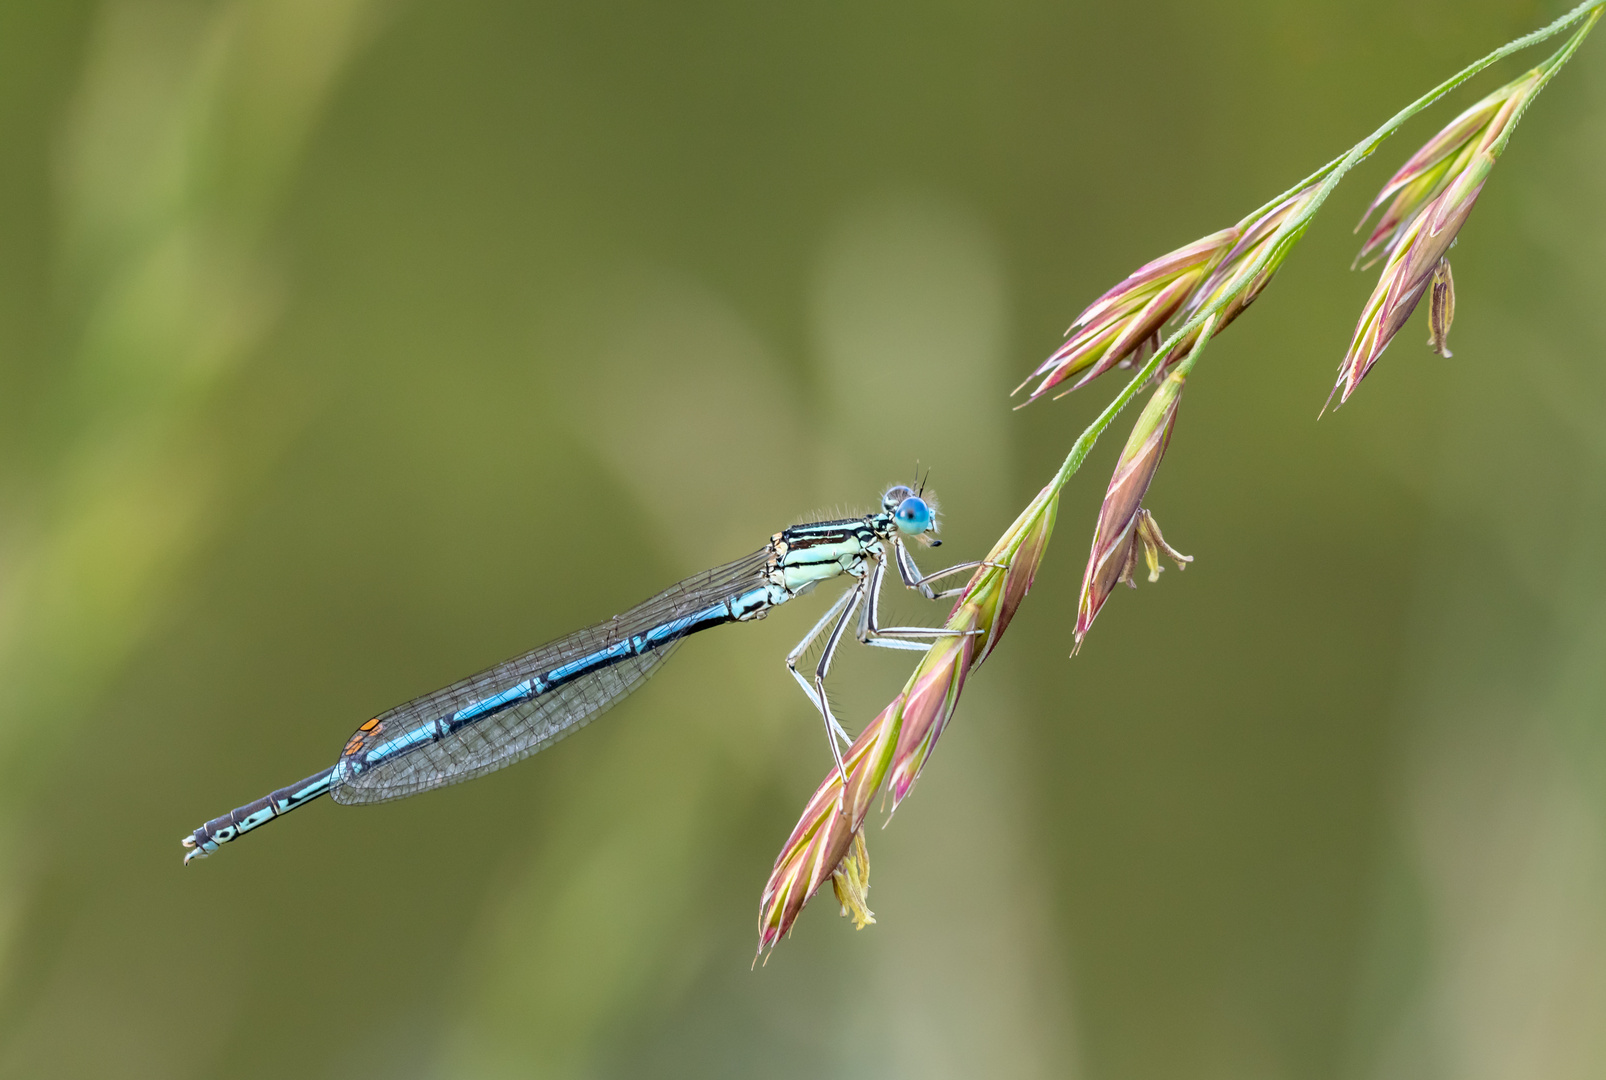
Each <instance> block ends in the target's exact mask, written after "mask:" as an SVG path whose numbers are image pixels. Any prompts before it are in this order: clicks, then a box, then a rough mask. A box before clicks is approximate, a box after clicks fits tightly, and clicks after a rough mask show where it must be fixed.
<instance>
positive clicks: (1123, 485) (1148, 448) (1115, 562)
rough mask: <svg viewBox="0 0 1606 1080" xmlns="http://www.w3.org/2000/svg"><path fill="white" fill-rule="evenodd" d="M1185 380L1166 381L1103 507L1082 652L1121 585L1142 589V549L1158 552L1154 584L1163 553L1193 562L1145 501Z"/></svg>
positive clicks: (1177, 376) (1087, 576)
mask: <svg viewBox="0 0 1606 1080" xmlns="http://www.w3.org/2000/svg"><path fill="white" fill-rule="evenodd" d="M1185 381H1186V379H1185V377H1184V376H1183V375H1182V374H1181V373H1180V372H1172V373H1171V374H1170V375H1168V376H1166V377H1165V378H1164V379H1163V380H1161V382H1160V385H1159V386H1158V387H1156V388H1155V391H1154V394H1153V395H1152V396H1151V397H1150V398H1149V403H1148V405H1146V406H1145V407H1144V409H1143V412H1142V414H1141V415H1140V416H1139V417H1138V422H1137V423H1136V424H1134V425H1133V427H1132V434H1131V435H1130V436H1128V437H1127V441H1126V446H1125V447H1124V448H1123V449H1122V450H1121V457H1120V460H1119V461H1117V462H1116V465H1115V474H1114V475H1113V476H1112V477H1111V478H1110V487H1109V490H1108V491H1106V492H1105V495H1104V504H1103V505H1102V506H1100V507H1099V520H1098V526H1097V527H1096V528H1095V529H1094V532H1093V548H1092V550H1091V551H1090V552H1089V553H1088V557H1087V570H1086V572H1085V573H1084V574H1083V576H1082V595H1081V598H1080V600H1079V601H1078V603H1077V612H1076V648H1077V649H1080V648H1081V647H1082V639H1083V638H1085V637H1086V636H1087V632H1088V630H1089V629H1090V628H1091V627H1092V625H1093V620H1094V619H1096V618H1097V617H1098V613H1099V610H1100V609H1101V608H1103V607H1104V602H1105V601H1106V600H1108V599H1109V598H1110V593H1111V592H1113V591H1114V589H1115V586H1116V585H1118V584H1120V583H1122V582H1125V583H1126V584H1128V585H1133V586H1134V587H1135V586H1136V583H1135V582H1134V581H1133V579H1132V571H1133V569H1134V568H1135V567H1136V565H1137V557H1138V547H1139V546H1140V545H1141V546H1142V547H1143V548H1144V549H1145V551H1146V552H1152V554H1150V556H1149V558H1150V565H1151V567H1152V570H1151V574H1150V578H1149V580H1151V581H1154V580H1157V579H1158V577H1159V570H1158V565H1159V553H1160V552H1162V551H1163V552H1165V553H1166V554H1168V555H1170V556H1171V557H1172V558H1174V559H1176V560H1177V565H1178V566H1181V565H1184V564H1185V563H1187V562H1191V561H1192V560H1191V559H1189V558H1188V556H1186V555H1181V554H1179V553H1177V552H1176V551H1174V550H1173V549H1172V548H1171V547H1170V545H1168V544H1166V542H1165V539H1164V538H1163V537H1162V536H1161V535H1160V528H1159V526H1158V525H1157V524H1155V523H1154V519H1153V517H1152V515H1150V514H1149V513H1148V511H1146V510H1144V509H1143V497H1144V496H1145V495H1146V494H1147V493H1148V490H1149V484H1150V483H1151V482H1152V481H1153V480H1154V474H1155V471H1156V470H1157V469H1159V467H1160V460H1161V459H1162V458H1163V457H1165V451H1166V447H1167V446H1168V445H1169V444H1170V442H1171V431H1172V429H1173V428H1174V427H1175V426H1176V421H1177V406H1178V404H1179V403H1180V402H1181V400H1182V387H1183V384H1184V382H1185Z"/></svg>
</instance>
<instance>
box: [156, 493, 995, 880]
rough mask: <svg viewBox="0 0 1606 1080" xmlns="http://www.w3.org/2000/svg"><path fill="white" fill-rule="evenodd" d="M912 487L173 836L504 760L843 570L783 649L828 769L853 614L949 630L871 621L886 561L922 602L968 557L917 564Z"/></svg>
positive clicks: (229, 828)
mask: <svg viewBox="0 0 1606 1080" xmlns="http://www.w3.org/2000/svg"><path fill="white" fill-rule="evenodd" d="M923 496H924V489H923V488H922V489H921V490H919V491H917V490H914V489H912V488H909V487H905V486H903V485H899V486H896V487H893V488H891V489H889V490H888V491H887V492H886V494H885V495H883V496H882V498H881V509H880V510H879V511H877V512H876V513H873V514H867V515H865V516H864V517H860V518H847V519H845V520H842V521H821V522H816V523H814V524H809V525H794V526H793V527H791V528H790V529H784V530H782V531H781V532H778V533H776V534H775V535H774V536H773V537H771V538H770V542H769V543H768V544H766V545H764V546H763V547H762V548H760V549H759V550H758V551H756V552H754V553H753V554H751V555H749V556H747V557H746V558H744V559H738V560H736V561H735V562H733V563H728V564H726V565H724V566H720V567H717V568H715V569H713V570H709V571H707V572H706V573H702V574H698V575H696V576H695V577H690V578H687V579H686V580H685V581H682V582H681V583H680V584H678V585H675V586H672V587H671V588H669V589H666V590H664V591H663V592H661V593H659V594H658V595H657V596H655V597H653V598H652V599H650V600H648V601H646V602H644V603H641V604H638V605H636V606H635V607H633V608H631V609H630V610H629V611H627V612H625V613H624V614H622V615H616V616H614V617H613V618H612V619H609V620H608V621H606V622H602V623H598V624H597V625H595V626H591V627H588V628H586V629H584V630H580V631H578V632H576V633H573V634H570V635H569V636H568V637H565V638H560V639H559V640H557V641H554V642H551V643H550V644H547V645H543V646H541V647H540V648H539V649H535V650H533V651H531V652H527V653H525V654H524V655H523V656H519V657H515V658H514V659H512V660H509V661H507V662H505V663H502V664H498V665H496V666H495V667H493V668H490V669H488V670H486V671H482V672H480V673H479V674H478V675H474V676H471V677H469V678H467V679H464V680H462V681H461V682H457V683H453V684H452V685H451V686H448V687H446V688H445V689H444V690H437V691H435V692H434V693H433V694H425V695H424V696H423V697H421V698H417V699H415V700H413V701H410V702H408V703H407V704H405V705H401V706H398V707H397V708H394V709H392V710H390V711H389V712H387V713H384V714H382V715H380V716H376V717H374V718H373V719H372V720H369V721H368V722H367V723H365V724H363V725H362V726H361V727H359V728H358V729H357V731H356V733H355V734H353V735H352V737H351V739H350V740H349V741H348V742H347V743H346V746H345V749H344V750H342V751H341V752H340V759H339V760H338V761H336V762H335V764H334V765H332V766H331V767H329V768H327V769H325V770H323V771H322V772H320V773H316V774H314V775H312V776H309V777H307V778H306V779H305V780H303V781H301V782H300V783H299V784H291V785H290V786H289V787H285V788H280V789H279V790H278V791H275V792H273V793H272V794H271V795H266V796H264V797H262V798H260V799H258V800H256V801H255V802H250V803H246V804H245V805H244V806H242V807H240V808H239V809H237V810H234V811H231V812H230V813H227V814H224V815H223V816H222V817H220V818H216V819H214V820H212V821H209V822H207V823H206V824H205V825H202V826H201V827H200V828H199V829H196V830H195V832H194V833H193V834H192V835H190V836H186V837H185V838H184V846H185V847H187V848H190V849H191V850H190V851H189V852H188V853H186V854H185V856H184V861H185V862H186V863H187V862H189V861H190V860H191V859H193V858H195V857H196V856H204V855H210V854H211V853H212V852H214V851H216V850H217V849H218V847H219V846H220V845H222V844H225V843H227V842H228V841H230V840H233V839H235V838H236V837H238V836H240V835H241V834H243V833H247V832H250V831H251V830H252V829H255V828H257V827H258V826H259V825H264V824H266V823H267V822H269V821H272V820H273V819H274V818H276V817H279V816H280V815H282V814H287V813H289V812H290V811H291V810H294V809H296V808H297V807H300V806H305V805H306V804H307V803H309V802H311V801H312V800H314V799H316V798H318V797H319V796H320V795H326V794H327V795H330V796H332V797H333V798H334V800H335V802H338V803H371V802H383V801H385V800H387V799H399V798H402V797H404V796H407V795H416V794H418V793H419V792H421V791H428V790H429V789H431V788H437V787H441V786H443V785H446V784H453V783H457V782H458V781H461V780H469V779H472V778H474V777H476V776H482V775H484V774H485V773H488V772H493V771H495V770H497V769H500V768H502V767H503V766H504V765H511V764H512V763H513V762H515V761H518V760H519V759H520V758H525V757H529V756H530V755H531V754H534V753H536V752H538V751H540V750H544V749H546V748H547V747H548V746H551V745H552V744H553V743H555V742H557V741H558V740H559V739H561V738H563V737H564V736H565V735H568V734H569V733H570V732H572V731H575V730H576V729H578V728H580V727H581V726H582V725H584V724H585V723H587V722H588V721H590V720H592V719H593V718H595V717H596V716H598V715H600V714H601V713H602V712H604V711H605V710H607V709H608V708H610V707H611V706H613V704H614V703H615V702H617V701H618V700H619V699H620V698H622V697H624V696H625V695H626V694H628V693H630V692H631V691H632V690H634V689H636V688H637V687H638V686H640V685H641V684H642V683H643V682H644V681H645V680H646V679H647V677H648V676H650V675H651V674H652V673H653V672H654V671H655V670H656V669H657V668H658V665H659V664H662V663H663V662H664V661H665V660H666V659H668V657H669V654H670V653H671V652H673V651H674V649H675V646H676V645H678V644H679V643H680V642H681V641H682V640H683V639H685V638H686V637H689V636H690V635H692V634H695V633H697V632H698V631H700V630H707V629H709V628H710V627H714V626H719V625H721V624H723V623H730V622H751V621H752V620H754V619H762V618H763V617H764V616H765V615H767V614H768V613H769V611H770V609H771V608H774V607H776V606H778V605H780V604H784V603H786V601H788V600H791V599H792V598H793V597H796V596H801V595H803V594H804V593H806V592H809V591H810V590H811V589H813V588H814V586H816V585H818V584H819V583H820V582H822V581H827V580H829V579H831V578H835V577H838V576H840V575H843V574H846V575H848V576H849V577H851V578H853V579H854V582H853V584H852V585H851V586H849V588H848V590H847V591H846V592H844V593H843V594H842V596H841V597H840V598H839V599H838V600H837V601H836V602H835V603H833V604H832V605H831V607H830V608H829V610H827V611H826V613H825V616H824V617H823V618H821V619H820V621H819V622H818V623H816V624H815V626H814V628H813V629H812V630H810V631H809V632H808V635H807V636H806V637H804V638H803V640H802V641H800V642H799V643H798V646H797V648H795V649H793V650H792V651H791V653H789V654H788V655H787V657H786V666H787V668H788V670H790V671H791V673H792V675H793V676H794V677H795V678H796V679H797V681H798V684H799V685H800V686H802V687H803V692H804V693H805V694H807V695H808V698H809V701H810V702H812V703H813V704H814V706H815V708H816V709H817V710H818V711H819V713H820V716H821V718H822V719H823V720H824V721H825V730H826V739H827V741H828V742H829V743H830V744H831V756H832V758H833V760H835V762H836V767H837V770H838V772H839V773H842V772H843V767H842V751H841V747H840V746H839V745H838V741H839V740H840V742H841V744H842V745H848V744H849V743H851V741H852V740H851V739H850V738H849V737H848V734H847V732H846V731H844V730H843V729H842V725H841V724H839V723H837V719H836V717H835V716H833V715H832V713H831V705H830V702H829V700H827V698H826V694H825V678H826V675H827V674H829V672H830V670H831V660H832V658H833V657H834V656H835V655H836V650H837V646H838V645H840V644H841V642H842V639H843V637H844V635H845V634H846V633H847V629H848V627H849V626H850V625H852V623H853V620H854V616H855V614H857V616H858V629H857V636H858V639H859V640H860V641H862V642H864V643H865V644H867V645H879V646H883V647H886V648H893V649H918V650H924V649H927V648H929V647H930V644H931V642H932V640H933V639H936V638H939V637H943V636H945V635H948V634H952V633H955V631H950V630H944V629H941V628H939V627H924V626H882V625H881V623H880V610H879V609H880V600H881V586H882V583H883V581H884V580H885V577H886V571H887V564H888V563H889V562H890V563H891V564H892V565H893V566H895V567H896V568H897V571H898V576H899V578H900V579H901V580H902V581H903V583H904V584H905V585H906V586H908V587H909V588H911V589H914V590H917V591H918V592H920V593H921V595H923V596H925V597H926V598H927V599H931V600H937V599H941V598H943V597H946V596H952V595H954V594H955V593H958V592H960V591H962V590H961V589H957V588H956V589H950V590H948V591H947V592H937V591H936V590H935V589H934V588H933V587H932V583H933V582H935V581H940V580H942V579H943V578H947V577H950V576H952V575H954V574H959V573H962V572H963V571H966V570H972V569H974V568H976V567H977V566H980V565H981V564H980V563H974V562H971V563H961V564H959V565H958V566H950V567H949V568H948V569H946V570H940V571H938V572H937V573H935V574H922V573H921V572H920V568H919V567H918V566H916V565H915V561H914V558H913V556H911V555H910V553H909V547H908V545H909V543H910V542H912V541H919V542H920V543H923V544H926V545H927V546H929V547H937V546H938V545H939V544H940V543H941V541H940V540H938V539H937V537H936V532H937V516H936V510H935V505H934V504H933V503H932V502H930V501H928V500H927V499H925V498H924V497H923ZM821 635H825V636H824V645H823V647H822V648H821V650H820V658H819V661H818V662H817V663H816V664H815V665H814V671H813V674H812V677H811V676H810V675H808V674H806V673H805V672H802V671H799V670H798V666H797V665H798V661H799V660H800V659H802V657H803V656H804V654H805V653H806V652H807V651H808V649H809V647H810V646H811V645H813V644H814V642H815V641H817V640H819V639H820V637H821ZM843 778H844V781H845V780H846V776H845V775H844V777H843Z"/></svg>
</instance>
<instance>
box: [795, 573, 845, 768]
mask: <svg viewBox="0 0 1606 1080" xmlns="http://www.w3.org/2000/svg"><path fill="white" fill-rule="evenodd" d="M863 598H864V582H863V581H857V582H854V584H853V587H852V588H850V589H849V590H848V591H847V592H845V593H843V594H842V595H841V596H840V597H838V598H837V600H836V602H835V603H833V604H832V605H831V606H830V608H829V609H828V610H827V611H826V613H825V615H824V616H823V617H822V618H821V619H820V621H819V622H817V623H815V624H814V629H812V630H810V631H809V632H808V635H807V636H806V637H804V638H803V640H802V641H800V642H798V643H797V648H795V649H793V650H792V651H791V652H789V653H787V654H786V669H787V670H788V671H790V672H791V673H792V677H793V678H794V679H796V680H797V682H798V685H799V686H801V687H802V688H803V692H804V693H805V694H807V695H808V698H809V700H810V701H811V702H813V703H814V707H815V708H816V709H818V710H819V711H820V716H821V717H822V718H823V719H824V720H825V741H826V742H827V743H829V744H830V746H831V759H832V760H833V761H835V762H836V771H837V775H838V776H839V777H841V779H842V790H843V791H846V790H847V787H848V770H847V768H846V767H845V766H844V765H843V764H842V750H841V748H840V747H838V746H837V739H841V740H842V746H851V745H853V739H852V737H850V736H849V735H848V733H847V732H846V731H844V730H843V729H842V725H841V724H839V723H838V722H837V719H836V717H835V716H833V715H832V714H831V703H830V701H829V700H828V699H827V698H826V696H825V677H826V675H828V674H829V673H830V671H831V661H832V659H834V658H835V656H836V649H837V646H838V645H840V644H841V643H842V634H843V631H844V630H845V629H846V628H847V625H848V623H849V622H850V621H852V619H853V613H854V609H855V608H857V607H858V606H859V601H860V600H862V599H863ZM833 621H834V624H835V625H832V623H833ZM828 625H829V626H831V632H830V634H829V635H828V636H827V637H826V639H825V647H824V648H823V649H821V650H820V661H819V663H818V664H816V665H815V666H814V683H813V685H812V686H811V685H810V684H809V680H807V679H805V678H804V677H803V674H802V672H800V671H798V670H797V662H798V660H800V659H801V658H802V657H803V654H804V653H806V652H808V650H809V647H810V646H811V645H813V644H814V642H815V639H817V638H818V637H819V636H820V634H821V633H823V632H824V631H825V628H826V627H827V626H828Z"/></svg>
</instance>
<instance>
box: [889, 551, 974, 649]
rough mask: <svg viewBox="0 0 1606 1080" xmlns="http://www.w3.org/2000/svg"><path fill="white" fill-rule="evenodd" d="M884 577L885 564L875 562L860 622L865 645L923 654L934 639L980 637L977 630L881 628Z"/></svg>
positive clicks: (906, 627) (915, 627)
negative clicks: (971, 635)
mask: <svg viewBox="0 0 1606 1080" xmlns="http://www.w3.org/2000/svg"><path fill="white" fill-rule="evenodd" d="M886 573H887V564H886V563H885V562H884V561H882V560H880V559H877V560H876V561H875V568H874V569H873V570H871V571H870V580H869V581H868V582H867V583H866V585H865V588H866V589H867V591H868V594H869V599H867V600H866V601H865V605H864V614H863V616H862V617H861V618H860V619H859V640H860V641H862V642H864V643H865V644H866V645H876V646H879V647H881V648H883V649H912V650H915V651H918V652H925V651H926V650H927V649H929V648H931V643H932V641H933V640H934V639H936V638H944V637H964V636H966V635H969V634H977V633H980V631H978V630H949V629H948V628H947V627H943V626H886V627H884V626H881V625H880V618H879V616H880V613H881V586H882V585H883V584H884V583H885V582H886ZM911 639H913V640H911Z"/></svg>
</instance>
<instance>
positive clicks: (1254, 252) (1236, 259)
mask: <svg viewBox="0 0 1606 1080" xmlns="http://www.w3.org/2000/svg"><path fill="white" fill-rule="evenodd" d="M1316 193H1317V186H1316V185H1314V184H1313V185H1311V186H1310V187H1307V188H1305V189H1303V190H1301V191H1298V192H1295V193H1294V194H1293V195H1290V196H1289V197H1288V198H1286V199H1284V200H1283V201H1282V202H1280V203H1278V204H1277V205H1275V206H1273V207H1272V208H1271V209H1270V210H1267V211H1266V212H1265V213H1263V214H1260V215H1258V216H1253V215H1252V216H1250V217H1249V218H1246V219H1244V220H1243V221H1241V222H1239V223H1238V226H1237V227H1236V229H1234V230H1232V231H1234V232H1237V233H1238V241H1237V243H1235V244H1234V245H1233V246H1232V249H1231V250H1230V251H1228V252H1227V255H1226V257H1225V258H1223V259H1222V260H1221V263H1220V265H1218V266H1217V267H1216V269H1215V271H1214V272H1213V273H1212V274H1211V275H1210V277H1209V278H1208V279H1206V280H1205V282H1204V284H1203V285H1201V286H1200V287H1199V290H1198V291H1197V292H1196V293H1194V295H1193V299H1192V300H1190V301H1188V313H1189V314H1192V313H1193V312H1195V311H1198V310H1199V309H1200V308H1202V307H1204V306H1205V305H1206V304H1209V303H1210V302H1211V301H1213V300H1215V299H1216V298H1217V297H1218V296H1220V295H1222V294H1223V293H1225V292H1228V291H1230V290H1231V289H1233V288H1236V287H1237V286H1238V285H1239V284H1240V283H1241V282H1242V281H1243V277H1244V275H1245V274H1247V273H1249V271H1250V269H1251V268H1252V266H1253V264H1254V262H1255V260H1256V259H1257V258H1259V257H1260V254H1261V252H1262V251H1263V249H1264V247H1265V245H1266V244H1268V243H1269V242H1271V240H1272V238H1273V237H1274V236H1275V235H1276V233H1277V230H1278V229H1280V228H1282V226H1283V223H1284V222H1286V221H1287V220H1288V219H1289V218H1291V217H1296V216H1298V215H1299V214H1301V213H1303V212H1304V211H1305V208H1306V207H1308V206H1309V205H1310V202H1311V200H1312V199H1314V198H1315V197H1316ZM1303 231H1304V227H1303V226H1301V227H1300V231H1299V232H1298V233H1295V234H1294V235H1292V236H1289V237H1287V238H1285V239H1283V240H1282V241H1281V242H1280V247H1279V249H1278V250H1277V251H1276V252H1274V253H1273V254H1272V257H1271V259H1270V261H1268V262H1267V263H1266V265H1265V267H1263V268H1262V269H1261V270H1260V272H1259V273H1257V274H1256V275H1255V279H1254V281H1252V282H1250V284H1249V287H1248V288H1246V289H1244V291H1243V292H1241V293H1239V294H1238V295H1237V296H1236V297H1234V298H1233V299H1232V300H1231V301H1230V302H1228V304H1227V305H1226V306H1225V307H1224V308H1223V309H1222V311H1221V313H1220V315H1219V316H1218V317H1217V319H1216V329H1215V333H1213V334H1212V335H1211V336H1212V337H1214V336H1215V334H1219V333H1221V331H1223V330H1225V329H1226V328H1227V324H1228V323H1230V322H1232V321H1233V320H1234V319H1236V318H1237V317H1238V316H1239V315H1242V314H1243V312H1244V309H1245V308H1247V307H1248V306H1249V305H1250V304H1252V303H1254V302H1255V298H1256V297H1258V296H1259V295H1260V294H1261V293H1262V292H1263V291H1264V290H1265V288H1266V286H1267V285H1269V284H1270V283H1271V279H1272V276H1273V275H1274V274H1276V273H1277V269H1278V267H1280V266H1282V264H1283V260H1284V259H1285V258H1286V257H1287V255H1288V252H1289V250H1290V249H1291V248H1292V247H1293V245H1294V242H1295V241H1297V240H1298V239H1299V236H1300V234H1301V233H1303ZM1201 329H1202V328H1201ZM1197 340H1198V335H1197V333H1196V334H1194V335H1193V336H1192V337H1191V338H1189V339H1187V340H1184V341H1183V342H1182V343H1181V344H1179V345H1178V347H1177V356H1178V357H1179V358H1180V357H1182V356H1185V355H1186V354H1187V352H1188V350H1189V349H1191V348H1192V347H1193V344H1194V342H1195V341H1197Z"/></svg>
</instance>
